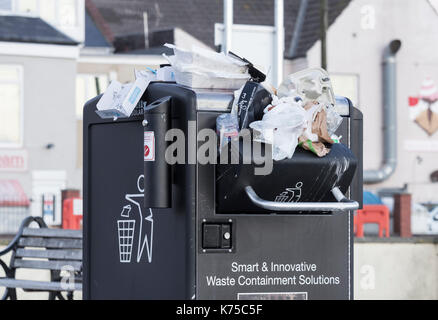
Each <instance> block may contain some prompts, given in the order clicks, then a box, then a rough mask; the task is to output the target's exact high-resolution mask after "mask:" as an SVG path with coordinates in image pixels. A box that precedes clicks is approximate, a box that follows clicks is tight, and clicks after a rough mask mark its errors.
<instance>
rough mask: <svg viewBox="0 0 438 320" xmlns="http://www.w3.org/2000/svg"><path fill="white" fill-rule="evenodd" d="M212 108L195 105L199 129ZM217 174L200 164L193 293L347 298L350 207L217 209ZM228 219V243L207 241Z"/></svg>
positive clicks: (202, 295) (209, 118)
mask: <svg viewBox="0 0 438 320" xmlns="http://www.w3.org/2000/svg"><path fill="white" fill-rule="evenodd" d="M216 116H217V114H214V113H207V112H205V113H198V130H200V129H202V128H205V127H212V126H214V119H215V117H216ZM344 122H345V124H344V125H347V124H348V122H347V121H344ZM285 174H287V173H285ZM215 181H216V177H215V168H214V166H213V165H199V164H198V175H197V182H198V187H197V189H198V197H197V230H198V242H197V246H198V251H197V298H198V299H350V298H352V272H353V271H352V252H353V248H352V238H351V235H352V232H353V231H352V230H351V226H352V219H353V216H352V213H351V212H350V213H336V214H324V215H316V214H307V213H306V214H295V215H284V214H282V215H273V214H253V215H250V214H244V212H242V214H238V213H236V214H217V212H216V211H215V205H214V203H215ZM266 181H267V182H266V188H272V187H273V184H270V183H269V182H268V181H269V176H267V177H266ZM297 182H298V181H291V184H293V185H295V184H296V183H297ZM282 191H283V190H278V193H279V194H280V193H281V192H282ZM218 201H219V200H218ZM206 224H210V226H212V228H207V229H206V228H205V225H206ZM227 224H231V248H230V249H224V248H221V249H212V248H206V247H205V242H206V241H208V244H209V245H210V244H211V245H213V246H214V245H215V241H214V237H212V236H211V233H214V232H215V230H216V229H215V228H214V227H215V226H218V225H219V226H223V225H225V226H226V225H227ZM210 226H209V227H210ZM219 230H221V229H220V227H219ZM220 236H221V237H222V236H223V234H220ZM219 243H221V241H219Z"/></svg>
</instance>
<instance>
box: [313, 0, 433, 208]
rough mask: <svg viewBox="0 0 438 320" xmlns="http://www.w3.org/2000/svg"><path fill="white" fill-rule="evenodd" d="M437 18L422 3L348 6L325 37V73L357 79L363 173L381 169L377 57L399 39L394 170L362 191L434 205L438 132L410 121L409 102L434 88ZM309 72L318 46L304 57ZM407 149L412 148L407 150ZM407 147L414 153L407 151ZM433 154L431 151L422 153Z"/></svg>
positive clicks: (356, 0) (370, 1) (406, 0)
mask: <svg viewBox="0 0 438 320" xmlns="http://www.w3.org/2000/svg"><path fill="white" fill-rule="evenodd" d="M437 38H438V14H437V13H436V12H435V10H433V8H432V6H431V5H430V4H429V2H428V1H427V0H385V1H381V0H353V1H352V2H351V4H350V5H349V6H348V7H347V8H346V9H345V10H344V12H343V13H342V14H341V15H340V16H339V17H338V19H337V20H336V21H335V23H334V24H333V25H332V26H331V27H330V29H329V31H328V71H329V72H330V73H336V74H356V75H358V77H359V92H358V107H359V108H360V109H361V110H362V112H363V115H364V169H376V168H379V166H380V165H381V163H382V149H383V146H382V88H381V85H382V81H381V77H382V69H381V62H382V59H381V58H382V51H383V49H384V47H385V46H386V45H388V44H389V42H390V41H391V40H393V39H400V40H401V41H402V47H401V49H400V51H399V53H398V54H397V121H398V123H397V137H398V141H397V147H398V165H397V169H396V171H395V173H394V174H393V175H392V176H391V177H390V178H389V179H388V180H387V181H385V182H383V183H380V184H377V185H367V186H365V188H366V189H369V190H376V189H379V188H382V187H402V186H403V185H404V184H405V183H407V184H408V190H409V191H410V192H412V193H413V199H414V201H417V202H419V201H421V202H422V201H433V200H435V201H436V200H437V198H436V194H438V184H437V183H434V184H433V183H430V180H429V175H430V173H431V172H432V171H435V170H437V169H438V161H437V160H438V132H436V133H435V134H434V135H432V136H428V134H427V133H426V132H425V131H424V130H423V129H422V128H420V126H419V125H417V124H416V123H414V122H413V120H411V119H410V118H409V104H408V98H409V97H410V96H418V95H419V90H420V87H421V83H422V81H423V80H424V79H425V78H426V77H431V78H432V79H433V80H434V81H435V82H436V83H438V59H437V58H436V52H437V50H438V42H437V41H436V39H437ZM308 63H309V67H317V66H319V65H320V43H319V42H318V43H316V44H315V45H314V46H313V47H312V48H311V49H310V50H309V51H308ZM408 144H411V146H410V147H409V146H407V145H408ZM412 144H414V147H415V148H418V149H419V150H418V151H414V150H412ZM428 148H432V149H433V150H432V151H426V150H427V149H428Z"/></svg>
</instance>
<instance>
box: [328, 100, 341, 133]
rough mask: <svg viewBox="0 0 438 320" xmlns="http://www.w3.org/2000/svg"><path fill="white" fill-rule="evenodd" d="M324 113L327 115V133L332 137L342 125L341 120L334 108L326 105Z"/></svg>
mask: <svg viewBox="0 0 438 320" xmlns="http://www.w3.org/2000/svg"><path fill="white" fill-rule="evenodd" d="M325 111H326V114H327V131H328V133H329V134H330V135H333V134H334V133H335V131H336V130H337V129H338V128H339V126H340V125H341V123H342V120H343V118H342V117H341V116H340V115H339V113H337V112H336V110H335V108H334V106H331V105H326V106H325Z"/></svg>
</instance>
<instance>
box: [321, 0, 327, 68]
mask: <svg viewBox="0 0 438 320" xmlns="http://www.w3.org/2000/svg"><path fill="white" fill-rule="evenodd" d="M327 28H328V4H327V0H321V68H323V69H324V70H327Z"/></svg>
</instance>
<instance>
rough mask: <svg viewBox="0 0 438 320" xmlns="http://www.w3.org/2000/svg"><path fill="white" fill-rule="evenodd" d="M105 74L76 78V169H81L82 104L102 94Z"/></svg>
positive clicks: (105, 80)
mask: <svg viewBox="0 0 438 320" xmlns="http://www.w3.org/2000/svg"><path fill="white" fill-rule="evenodd" d="M108 84H109V79H108V75H106V74H97V75H96V74H78V75H77V76H76V117H77V155H78V157H77V159H76V163H77V167H78V168H82V115H83V109H84V104H85V102H87V101H88V100H90V99H91V98H94V97H95V96H97V95H99V94H101V93H103V92H104V91H105V89H106V88H107V87H108Z"/></svg>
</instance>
